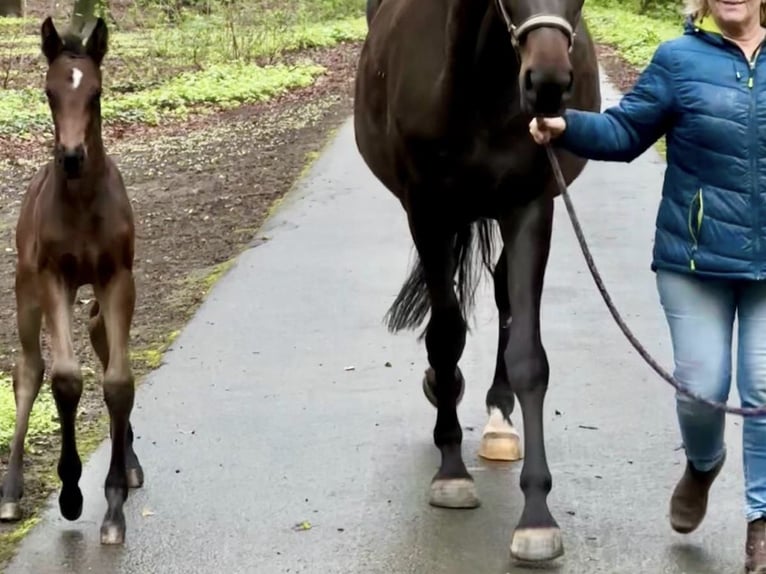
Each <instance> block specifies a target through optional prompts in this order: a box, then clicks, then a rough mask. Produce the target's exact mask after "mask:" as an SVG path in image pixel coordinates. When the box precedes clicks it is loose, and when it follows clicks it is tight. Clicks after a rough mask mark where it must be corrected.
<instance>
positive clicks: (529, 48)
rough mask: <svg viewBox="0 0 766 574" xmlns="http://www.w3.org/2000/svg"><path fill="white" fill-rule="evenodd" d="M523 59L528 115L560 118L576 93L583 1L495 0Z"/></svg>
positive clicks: (523, 91)
mask: <svg viewBox="0 0 766 574" xmlns="http://www.w3.org/2000/svg"><path fill="white" fill-rule="evenodd" d="M495 2H496V4H497V8H498V10H499V12H500V15H501V17H502V18H503V19H504V21H505V23H506V24H507V25H508V27H509V28H510V31H511V39H512V41H513V43H514V47H515V48H516V52H517V54H518V55H519V58H520V60H521V66H520V76H519V85H520V87H521V97H522V100H523V103H524V107H525V109H526V111H527V112H529V113H532V114H537V115H558V114H559V113H561V112H562V111H563V108H564V107H565V105H566V102H567V99H568V98H569V96H570V94H571V91H572V83H573V80H574V75H573V72H572V62H571V60H570V52H571V49H572V46H573V44H574V35H575V34H574V31H575V29H576V28H577V24H578V22H579V20H580V12H581V11H582V6H583V0H495Z"/></svg>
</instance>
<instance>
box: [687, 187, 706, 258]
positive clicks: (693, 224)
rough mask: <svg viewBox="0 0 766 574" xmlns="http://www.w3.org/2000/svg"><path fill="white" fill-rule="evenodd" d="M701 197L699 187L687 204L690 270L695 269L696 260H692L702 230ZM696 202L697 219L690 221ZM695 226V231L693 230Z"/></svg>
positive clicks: (702, 210)
mask: <svg viewBox="0 0 766 574" xmlns="http://www.w3.org/2000/svg"><path fill="white" fill-rule="evenodd" d="M703 201H704V200H703V199H702V188H701V187H700V188H699V189H698V190H697V194H696V195H695V196H694V197H693V198H692V204H691V205H690V206H689V217H688V221H687V223H688V225H689V234H690V235H691V236H692V241H693V243H692V253H691V258H690V259H689V268H690V269H691V270H692V271H696V270H697V262H696V261H695V260H694V256H695V255H696V254H697V247H698V246H699V236H700V231H701V230H702V217H703V216H704V214H705V204H704V203H703ZM695 203H696V204H697V217H696V219H697V221H696V222H692V213H693V212H694V205H695ZM695 228H696V231H695Z"/></svg>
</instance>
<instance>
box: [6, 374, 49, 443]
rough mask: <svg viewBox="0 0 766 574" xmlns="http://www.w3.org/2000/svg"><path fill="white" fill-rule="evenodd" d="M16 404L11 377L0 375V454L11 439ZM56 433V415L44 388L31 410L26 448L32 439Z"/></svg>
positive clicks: (47, 391)
mask: <svg viewBox="0 0 766 574" xmlns="http://www.w3.org/2000/svg"><path fill="white" fill-rule="evenodd" d="M15 415H16V403H15V401H14V398H13V384H12V382H11V377H10V376H8V375H5V374H0V452H3V451H6V450H7V449H8V448H9V446H10V442H11V439H12V438H13V430H14V420H15ZM57 431H58V413H57V412H56V404H55V403H54V402H53V396H52V395H51V392H50V389H49V388H48V387H46V386H43V388H42V389H41V390H40V395H39V396H38V397H37V400H36V401H35V404H34V407H33V408H32V414H31V416H30V418H29V431H28V433H27V441H26V444H27V447H28V446H29V442H30V440H32V439H35V438H37V437H39V436H45V435H49V434H52V433H54V432H57Z"/></svg>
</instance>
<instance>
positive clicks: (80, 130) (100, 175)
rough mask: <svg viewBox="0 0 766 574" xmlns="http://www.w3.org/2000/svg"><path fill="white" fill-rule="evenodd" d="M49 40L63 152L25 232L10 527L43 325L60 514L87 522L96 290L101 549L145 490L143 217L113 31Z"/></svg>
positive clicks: (50, 79)
mask: <svg viewBox="0 0 766 574" xmlns="http://www.w3.org/2000/svg"><path fill="white" fill-rule="evenodd" d="M41 35H42V52H43V54H44V55H45V58H46V59H47V61H48V71H47V74H46V77H45V93H46V95H47V98H48V103H49V105H50V109H51V113H52V116H53V123H54V128H55V130H54V131H55V147H54V157H53V158H52V159H51V161H50V162H49V163H48V164H47V165H45V166H44V167H42V168H41V169H40V170H39V171H38V172H37V174H36V175H35V176H34V178H33V179H32V181H31V183H30V184H29V186H28V188H27V191H26V194H25V196H24V199H23V202H22V206H21V211H20V213H19V219H18V223H17V226H16V247H17V251H18V261H17V265H16V312H17V323H18V333H19V339H20V342H21V353H20V355H19V357H18V360H17V362H16V365H15V368H14V373H13V390H14V395H15V399H16V429H15V433H14V437H13V441H12V443H11V456H10V462H9V465H8V471H7V474H6V476H5V478H4V480H3V483H2V498H1V499H0V520H4V521H15V520H19V519H20V518H21V508H20V504H19V501H20V499H21V497H22V496H23V491H24V486H23V476H22V467H23V463H22V458H23V453H24V439H25V437H26V434H27V426H28V423H29V413H30V410H31V409H32V405H33V403H34V401H35V399H36V398H37V394H38V393H39V391H40V387H41V386H42V382H43V374H44V370H45V365H44V362H43V357H42V353H41V348H40V330H41V326H42V320H43V317H44V318H45V323H46V326H47V329H48V331H49V334H50V342H51V359H52V364H51V368H50V377H51V387H52V391H53V397H54V399H55V401H56V407H57V409H58V414H59V419H60V424H61V455H60V458H59V464H58V474H59V478H61V493H60V495H59V508H60V510H61V514H62V515H63V516H64V517H65V518H66V519H68V520H76V519H77V518H79V516H80V514H81V512H82V503H83V498H82V493H81V492H80V487H79V484H78V483H79V480H80V475H81V473H82V464H81V462H80V457H79V454H78V453H77V442H76V440H75V416H76V414H77V405H78V403H79V401H80V396H81V394H82V387H83V381H82V373H81V371H80V365H79V363H78V360H77V357H76V356H75V353H74V348H73V345H72V331H71V322H72V305H73V303H74V299H75V296H76V293H77V290H78V288H79V287H81V286H83V285H88V284H90V285H92V286H93V290H94V292H95V295H96V301H95V302H94V304H93V306H92V307H91V309H90V320H89V325H88V326H89V332H90V340H91V344H92V345H93V348H94V350H95V352H96V354H97V355H98V358H99V360H100V362H101V364H102V366H103V369H104V400H105V402H106V406H107V409H108V411H109V417H110V421H111V437H112V456H111V462H110V464H109V472H108V474H107V476H106V484H105V495H106V500H107V504H108V508H107V511H106V515H105V517H104V520H103V523H102V525H101V542H102V543H103V544H122V543H123V542H124V540H125V516H124V514H123V504H124V502H125V499H126V498H127V496H128V488H129V487H132V488H138V487H140V486H141V485H142V484H143V480H144V477H143V470H142V469H141V465H140V463H139V461H138V458H137V456H136V453H135V451H134V450H133V430H132V428H131V426H130V421H129V419H130V413H131V410H132V408H133V393H134V386H133V375H132V372H131V368H130V359H129V352H128V339H129V332H130V325H131V322H132V318H133V310H134V306H135V286H134V281H133V272H132V269H133V252H134V238H135V231H134V223H133V211H132V208H131V205H130V200H129V198H128V195H127V192H126V190H125V185H124V183H123V180H122V176H121V175H120V172H119V170H118V169H117V166H116V165H115V164H114V162H113V161H112V160H111V159H110V158H109V157H108V156H107V154H106V151H105V149H104V144H103V141H102V139H101V62H102V60H103V58H104V56H105V55H106V52H107V44H108V32H107V28H106V24H105V23H104V21H103V20H102V19H99V20H98V21H97V23H96V26H95V28H94V29H93V32H92V33H91V35H90V36H89V38H88V40H87V42H86V43H85V45H83V41H82V40H81V39H80V38H79V37H76V36H64V37H63V39H62V37H60V36H59V34H58V33H57V32H56V29H55V27H54V25H53V22H52V21H51V19H50V18H47V19H46V20H45V21H44V22H43V25H42V29H41Z"/></svg>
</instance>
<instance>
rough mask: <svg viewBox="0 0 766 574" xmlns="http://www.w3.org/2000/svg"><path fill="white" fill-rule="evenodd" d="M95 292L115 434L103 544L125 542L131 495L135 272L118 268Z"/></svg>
mask: <svg viewBox="0 0 766 574" xmlns="http://www.w3.org/2000/svg"><path fill="white" fill-rule="evenodd" d="M95 291H96V297H97V299H98V302H99V306H100V307H101V313H103V316H104V326H105V328H106V339H107V342H108V345H109V362H108V364H107V367H106V371H105V372H104V400H105V401H106V407H107V409H108V411H109V418H110V422H111V436H112V456H111V460H110V462H109V472H108V474H107V476H106V483H105V486H104V492H105V495H106V502H107V510H106V515H105V516H104V520H103V522H102V524H101V543H102V544H122V543H123V542H124V541H125V515H124V513H123V504H124V503H125V500H126V499H127V497H128V474H127V465H126V460H127V448H128V426H129V420H130V413H131V411H132V409H133V398H134V384H133V374H132V371H131V368H130V356H129V352H128V339H129V335H130V325H131V322H132V319H133V310H134V307H135V284H134V281H133V274H132V273H131V272H130V271H129V270H128V269H118V270H117V271H116V272H115V273H114V275H112V277H111V278H110V279H109V280H108V281H107V282H106V283H105V284H104V285H99V286H98V287H97V288H96V290H95Z"/></svg>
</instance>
